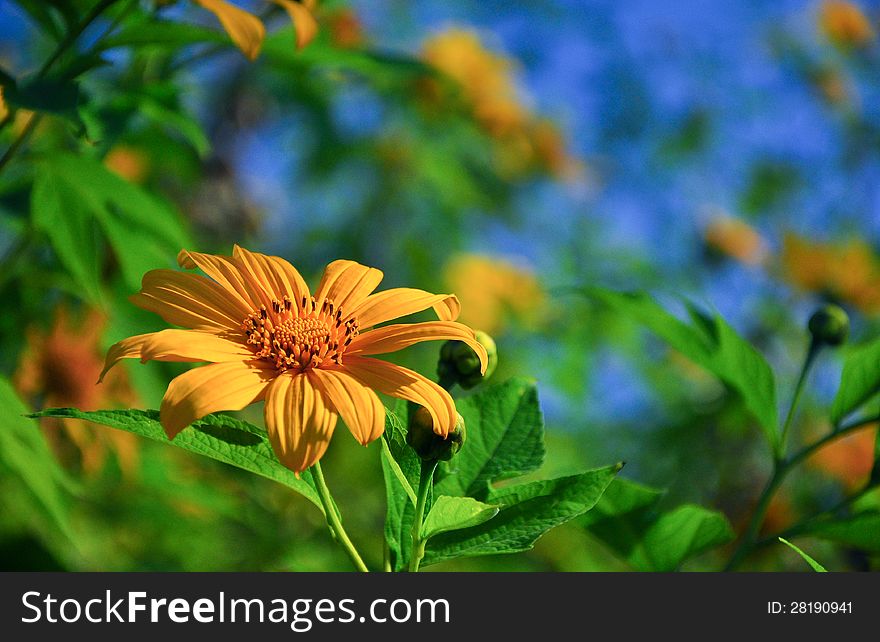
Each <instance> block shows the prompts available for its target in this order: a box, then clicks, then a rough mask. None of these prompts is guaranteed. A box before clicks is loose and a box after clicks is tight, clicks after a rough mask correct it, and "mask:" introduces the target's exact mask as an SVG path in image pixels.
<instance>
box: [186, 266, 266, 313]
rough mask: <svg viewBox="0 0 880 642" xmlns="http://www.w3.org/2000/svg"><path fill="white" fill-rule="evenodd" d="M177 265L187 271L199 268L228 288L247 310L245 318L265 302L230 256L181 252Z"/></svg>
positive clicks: (243, 308) (242, 307)
mask: <svg viewBox="0 0 880 642" xmlns="http://www.w3.org/2000/svg"><path fill="white" fill-rule="evenodd" d="M177 264H178V265H180V267H182V268H186V269H187V270H194V269H195V268H199V269H200V270H201V271H202V272H204V273H205V274H207V275H208V276H209V277H211V278H212V279H214V280H215V281H216V282H217V283H219V284H220V285H222V286H223V287H224V288H226V290H228V291H229V292H230V294H231V295H232V297H233V298H234V299H235V300H236V301H238V302H240V304H241V309H242V310H245V316H247V314H248V313H250V312H253V311H255V310H258V309H259V307H260V304H261V303H262V302H263V301H262V299H261V298H260V296H259V292H258V291H257V289H256V288H255V287H254V286H253V285H252V283H251V282H250V281H249V280H248V279H246V278H245V277H244V276H243V275H242V273H241V271H240V270H239V267H238V265H236V263H235V261H233V260H232V257H230V256H218V255H215V254H202V253H201V252H190V251H188V250H180V252H179V253H178V254H177Z"/></svg>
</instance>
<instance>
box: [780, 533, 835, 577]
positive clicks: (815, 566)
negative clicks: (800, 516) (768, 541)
mask: <svg viewBox="0 0 880 642" xmlns="http://www.w3.org/2000/svg"><path fill="white" fill-rule="evenodd" d="M778 539H779V541H780V542H782V543H783V544H785V545H786V546H788V547H789V548H791V549H792V550H793V551H794V552H795V553H797V554H798V555H800V556H801V557H802V558H804V561H805V562H806V563H807V564H809V565H810V568H812V569H813V570H814V571H816V572H817V573H827V572H828V569H826V568H825V567H824V566H822V565H821V564H819V562H817V561H816V560H814V559H813V558H812V557H810V556H809V555H807V554H806V553H804V552H803V551H802V550H801V549H800V548H798V547H797V546H795V545H794V544H792V543H791V542H789V541H788V540H787V539H783V538H781V537H779V538H778Z"/></svg>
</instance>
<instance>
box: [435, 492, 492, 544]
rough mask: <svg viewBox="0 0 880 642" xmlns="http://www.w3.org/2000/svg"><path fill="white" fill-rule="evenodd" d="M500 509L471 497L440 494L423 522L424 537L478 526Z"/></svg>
mask: <svg viewBox="0 0 880 642" xmlns="http://www.w3.org/2000/svg"><path fill="white" fill-rule="evenodd" d="M498 510H499V509H498V507H497V506H490V505H488V504H484V503H482V502H478V501H477V500H476V499H473V498H471V497H449V496H448V495H440V496H439V497H437V499H436V500H435V501H434V505H433V506H432V507H431V512H430V513H428V516H427V517H426V518H425V521H424V522H423V524H422V537H424V538H429V537H433V536H434V535H437V534H439V533H445V532H447V531H454V530H458V529H461V528H468V527H470V526H477V525H478V524H482V523H483V522H485V521H487V520H490V519H492V518H493V517H495V515H497V514H498Z"/></svg>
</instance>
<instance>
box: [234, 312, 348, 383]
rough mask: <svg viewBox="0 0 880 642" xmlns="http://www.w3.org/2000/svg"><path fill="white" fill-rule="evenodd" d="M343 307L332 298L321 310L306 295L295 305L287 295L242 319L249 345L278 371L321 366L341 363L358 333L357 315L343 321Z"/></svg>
mask: <svg viewBox="0 0 880 642" xmlns="http://www.w3.org/2000/svg"><path fill="white" fill-rule="evenodd" d="M344 318H345V315H344V314H343V312H342V310H341V309H339V308H336V307H334V305H333V302H332V301H330V300H327V301H324V304H323V305H322V306H321V308H320V310H319V309H318V305H317V303H316V301H315V297H312V298H311V299H306V298H305V297H303V299H302V305H300V306H295V305H294V304H293V302H292V301H291V300H290V299H289V298H288V297H286V296H285V297H284V299H283V300H281V301H279V300H278V299H273V300H272V309H271V310H268V309H266V306H265V305H262V306H260V309H259V310H257V311H256V312H251V313H250V314H249V315H248V316H247V318H245V319H244V321H242V322H241V327H242V330H244V333H245V335H246V336H247V342H248V344H249V345H253V346H254V347H256V348H258V350H257V353H256V355H257V357H259V358H261V359H265V360H266V361H269V362H270V363H272V364H273V365H274V366H275V367H276V368H277V369H278V370H279V371H281V372H284V371H285V370H290V369H295V370H300V371H305V370H308V369H309V368H318V367H320V366H321V364H326V363H335V364H341V363H342V354H343V353H344V352H345V348H346V347H348V344H349V343H351V342H352V340H353V339H354V338H355V337H356V336H357V334H358V323H357V320H355V319H349V320H348V321H345V322H343V319H344Z"/></svg>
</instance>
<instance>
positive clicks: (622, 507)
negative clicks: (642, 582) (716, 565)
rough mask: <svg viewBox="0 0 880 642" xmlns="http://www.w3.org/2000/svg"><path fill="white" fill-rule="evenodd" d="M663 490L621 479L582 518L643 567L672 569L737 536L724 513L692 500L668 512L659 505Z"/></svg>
mask: <svg viewBox="0 0 880 642" xmlns="http://www.w3.org/2000/svg"><path fill="white" fill-rule="evenodd" d="M662 495H663V493H662V492H661V491H658V490H656V489H653V488H649V487H647V486H643V485H641V484H637V483H635V482H632V481H629V480H626V479H616V480H614V482H613V483H612V484H611V485H610V486H609V487H608V490H607V491H605V494H604V495H603V496H602V499H600V500H599V503H598V504H597V505H596V507H595V508H594V509H593V510H592V511H590V512H589V513H588V514H587V515H585V516H584V517H583V518H582V519H581V520H580V523H582V524H583V525H584V526H585V527H586V528H587V530H589V531H590V533H592V534H593V535H594V536H595V537H597V538H598V539H600V540H602V541H603V542H605V544H607V545H608V546H609V547H610V548H611V549H612V550H613V551H614V552H616V553H617V554H618V555H620V557H621V558H622V559H624V560H625V561H626V562H628V563H629V564H630V565H631V566H632V567H633V568H635V569H636V570H639V571H663V572H666V571H673V570H675V569H677V568H678V567H679V566H680V565H681V564H682V562H684V561H685V560H686V559H688V558H689V557H692V556H694V555H697V554H699V553H702V552H704V551H706V550H709V549H711V548H714V547H715V546H719V545H721V544H724V543H726V542H729V541H730V540H732V539H733V537H734V533H733V529H732V528H731V527H730V524H729V522H728V521H727V518H726V517H724V515H722V514H721V513H718V512H716V511H711V510H708V509H706V508H702V507H700V506H696V505H693V504H686V505H683V506H679V507H677V508H674V509H672V510H671V511H668V512H663V511H661V510H660V509H659V508H658V504H659V502H660V499H661V497H662Z"/></svg>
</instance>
